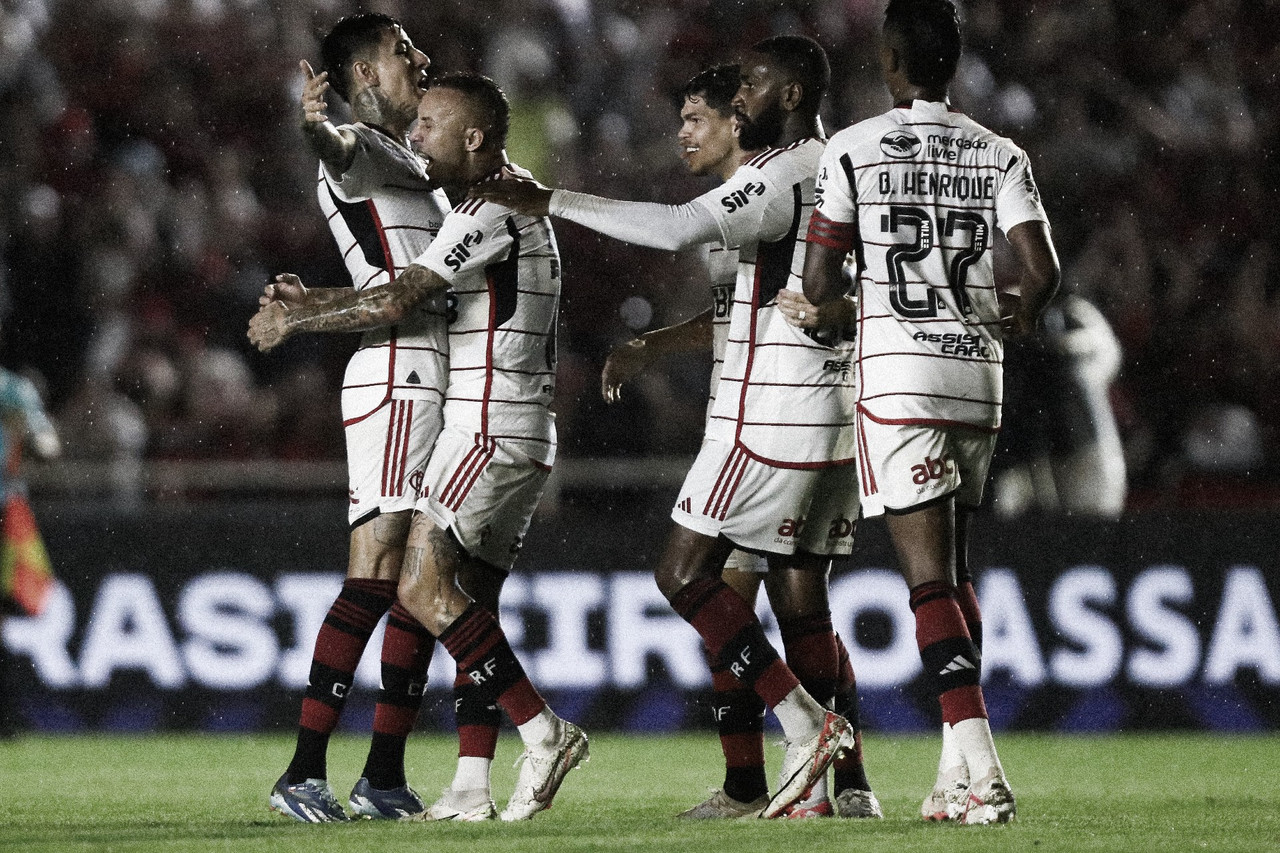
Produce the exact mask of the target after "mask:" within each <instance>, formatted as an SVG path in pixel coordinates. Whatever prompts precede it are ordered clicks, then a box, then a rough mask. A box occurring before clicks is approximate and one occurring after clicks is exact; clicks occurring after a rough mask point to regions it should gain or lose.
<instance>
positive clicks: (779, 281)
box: [696, 139, 855, 468]
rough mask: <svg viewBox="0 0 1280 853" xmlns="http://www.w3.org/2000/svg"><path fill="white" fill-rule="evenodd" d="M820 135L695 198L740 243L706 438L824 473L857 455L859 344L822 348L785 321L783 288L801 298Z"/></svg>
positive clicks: (731, 242) (769, 155) (726, 236)
mask: <svg viewBox="0 0 1280 853" xmlns="http://www.w3.org/2000/svg"><path fill="white" fill-rule="evenodd" d="M824 147H825V145H824V143H823V142H822V141H821V140H818V139H802V140H800V141H798V142H796V143H793V144H792V145H789V146H787V147H786V148H771V149H768V150H766V151H764V152H762V153H761V154H759V155H757V156H756V157H754V158H753V159H751V160H749V161H747V162H746V163H744V164H743V165H742V166H740V167H739V168H738V171H737V172H735V173H734V175H733V177H732V178H730V179H729V180H728V181H726V182H725V183H724V184H723V185H722V186H721V187H719V188H718V189H716V190H713V191H712V192H709V193H706V194H704V195H702V196H700V197H699V198H698V199H696V202H697V203H700V204H702V205H703V206H704V207H705V208H707V209H708V210H709V211H710V212H711V214H712V215H713V216H714V217H715V218H716V220H717V222H718V223H719V225H720V231H721V237H722V242H723V245H725V246H737V247H739V251H738V254H739V257H738V268H737V278H736V286H735V290H734V297H733V305H732V308H731V316H730V322H729V335H728V340H727V343H726V345H725V353H724V366H723V369H722V371H721V374H720V382H719V386H718V388H717V389H716V399H715V403H714V405H713V407H712V412H711V417H710V420H709V421H708V424H707V437H708V438H715V439H719V440H721V441H725V442H728V443H730V444H737V445H740V446H741V447H743V448H745V449H746V450H747V452H748V453H750V454H751V455H752V456H754V457H755V458H757V459H759V460H760V461H763V462H766V463H768V464H770V465H775V466H779V467H802V468H816V467H824V466H827V465H832V464H843V463H846V462H849V461H851V460H852V459H853V458H854V456H855V453H854V436H853V430H852V424H853V394H854V390H853V386H852V382H853V371H852V364H851V355H852V353H851V348H850V347H849V346H848V345H846V344H839V345H838V346H836V347H829V346H824V345H822V344H819V343H818V342H816V341H815V340H814V339H813V338H811V337H810V336H809V335H808V334H806V333H805V332H804V330H801V329H797V328H795V327H793V326H791V325H790V324H789V323H787V321H786V318H785V317H784V316H783V315H782V313H781V312H780V311H779V310H778V308H777V295H778V291H780V290H782V289H783V288H784V287H785V288H790V289H792V290H795V291H797V292H801V291H802V290H803V288H802V278H801V276H802V274H803V272H804V239H805V234H806V232H807V230H808V225H809V217H810V215H811V213H812V211H813V192H814V176H815V175H816V174H817V170H818V161H819V158H820V157H821V156H822V152H823V150H824Z"/></svg>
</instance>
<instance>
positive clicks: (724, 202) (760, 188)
mask: <svg viewBox="0 0 1280 853" xmlns="http://www.w3.org/2000/svg"><path fill="white" fill-rule="evenodd" d="M764 189H765V187H764V184H762V183H760V182H759V181H750V182H748V183H746V184H744V185H743V187H742V189H740V190H734V191H733V192H731V193H729V194H728V195H725V196H721V197H720V205H721V206H722V207H723V208H724V209H725V210H726V211H728V212H729V213H733V212H734V211H735V210H737V209H738V208H740V207H746V206H747V205H748V204H750V203H751V196H761V195H764Z"/></svg>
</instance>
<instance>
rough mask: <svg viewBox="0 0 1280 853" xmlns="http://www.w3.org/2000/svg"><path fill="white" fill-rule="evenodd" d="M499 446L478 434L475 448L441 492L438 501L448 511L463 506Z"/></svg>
mask: <svg viewBox="0 0 1280 853" xmlns="http://www.w3.org/2000/svg"><path fill="white" fill-rule="evenodd" d="M497 445H498V442H497V441H496V440H494V439H492V438H488V437H486V436H483V435H481V434H479V433H476V445H475V447H473V448H471V450H469V451H467V455H466V456H465V457H464V458H463V460H462V464H461V465H459V466H458V467H457V468H456V469H455V470H454V472H453V476H452V477H450V478H449V482H448V483H446V484H445V487H444V488H443V489H441V490H440V494H439V495H438V496H437V498H436V499H437V500H438V501H440V503H442V504H444V505H445V506H446V507H447V508H448V509H450V510H452V511H454V512H457V510H458V507H460V506H462V502H463V500H465V499H466V497H467V494H468V493H469V492H470V491H471V488H472V487H473V486H474V485H475V484H476V480H478V479H479V478H480V474H481V473H482V472H483V471H484V469H485V466H487V465H488V464H489V460H491V459H492V458H493V452H494V450H495V449H496V448H497Z"/></svg>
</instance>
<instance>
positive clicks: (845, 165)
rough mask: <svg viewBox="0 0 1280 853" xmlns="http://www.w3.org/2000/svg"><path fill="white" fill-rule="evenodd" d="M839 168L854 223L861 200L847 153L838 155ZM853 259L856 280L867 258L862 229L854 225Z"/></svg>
mask: <svg viewBox="0 0 1280 853" xmlns="http://www.w3.org/2000/svg"><path fill="white" fill-rule="evenodd" d="M840 169H841V171H843V172H844V179H845V180H846V181H848V182H849V198H851V199H853V221H854V223H855V224H856V223H858V222H860V221H861V220H860V219H859V218H858V207H859V206H860V205H861V204H862V201H861V200H860V199H859V198H858V179H857V177H856V176H855V175H854V168H853V158H852V157H850V156H849V155H848V154H842V155H841V156H840ZM853 259H854V261H855V263H856V270H857V272H856V273H855V274H854V280H855V281H856V280H857V278H858V276H859V275H861V274H862V271H863V270H865V269H866V268H867V259H866V256H865V255H864V254H863V246H862V229H860V228H856V227H855V228H854V229H853Z"/></svg>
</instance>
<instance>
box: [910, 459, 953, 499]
mask: <svg viewBox="0 0 1280 853" xmlns="http://www.w3.org/2000/svg"><path fill="white" fill-rule="evenodd" d="M955 469H956V463H955V462H953V461H952V459H951V457H950V456H940V457H938V458H937V459H934V458H933V457H930V456H926V457H925V458H924V462H921V463H920V464H919V465H912V466H911V482H913V483H915V484H916V485H917V486H919V487H920V488H919V489H917V490H916V491H917V494H921V493H923V492H926V491H928V490H929V489H931V488H937V487H938V486H939V485H941V480H942V478H943V477H944V476H946V475H947V474H950V473H951V472H953V471H955Z"/></svg>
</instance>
